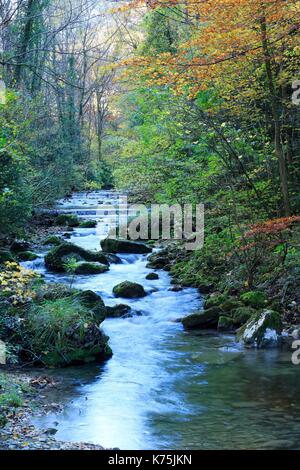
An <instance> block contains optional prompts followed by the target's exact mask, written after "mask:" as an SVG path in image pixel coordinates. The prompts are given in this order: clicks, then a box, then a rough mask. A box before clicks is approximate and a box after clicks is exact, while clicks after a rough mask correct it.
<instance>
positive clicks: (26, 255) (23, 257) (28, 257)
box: [18, 251, 38, 261]
mask: <svg viewBox="0 0 300 470" xmlns="http://www.w3.org/2000/svg"><path fill="white" fill-rule="evenodd" d="M18 258H19V260H20V261H34V260H36V259H37V258H38V255H36V254H35V253H33V252H32V251H22V252H21V253H18Z"/></svg>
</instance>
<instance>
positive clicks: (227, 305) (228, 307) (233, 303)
mask: <svg viewBox="0 0 300 470" xmlns="http://www.w3.org/2000/svg"><path fill="white" fill-rule="evenodd" d="M240 307H243V303H242V302H240V301H239V300H236V299H234V298H229V299H226V300H225V302H223V303H222V304H221V305H220V308H221V309H222V310H223V312H225V313H230V312H232V311H233V310H236V309H237V308H240Z"/></svg>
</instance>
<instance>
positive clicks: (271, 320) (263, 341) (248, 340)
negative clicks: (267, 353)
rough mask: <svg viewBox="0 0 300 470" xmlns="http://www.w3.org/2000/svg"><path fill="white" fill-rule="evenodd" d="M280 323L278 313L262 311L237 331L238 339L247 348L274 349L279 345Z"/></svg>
mask: <svg viewBox="0 0 300 470" xmlns="http://www.w3.org/2000/svg"><path fill="white" fill-rule="evenodd" d="M281 333H282V322H281V316H280V314H279V313H277V312H275V311H274V310H264V311H263V312H261V313H258V314H257V315H255V316H254V318H252V319H251V320H249V321H248V323H246V325H244V326H243V327H242V328H241V329H240V330H239V331H238V339H239V340H240V341H241V342H243V343H244V344H245V346H247V347H256V348H267V347H276V346H278V344H279V343H280V339H281Z"/></svg>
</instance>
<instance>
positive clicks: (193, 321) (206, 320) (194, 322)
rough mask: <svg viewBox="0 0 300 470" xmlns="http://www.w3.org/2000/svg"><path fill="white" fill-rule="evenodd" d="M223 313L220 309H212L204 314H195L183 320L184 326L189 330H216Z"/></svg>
mask: <svg viewBox="0 0 300 470" xmlns="http://www.w3.org/2000/svg"><path fill="white" fill-rule="evenodd" d="M221 313H222V312H221V310H220V309H219V307H211V308H209V309H207V310H204V311H203V312H195V313H192V314H191V315H188V316H186V317H184V318H182V324H183V326H184V328H186V329H187V330H191V329H206V328H216V327H217V326H218V322H219V318H220V316H221Z"/></svg>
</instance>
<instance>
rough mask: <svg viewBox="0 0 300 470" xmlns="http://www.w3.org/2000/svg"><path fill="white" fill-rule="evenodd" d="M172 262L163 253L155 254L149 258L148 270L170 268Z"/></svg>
mask: <svg viewBox="0 0 300 470" xmlns="http://www.w3.org/2000/svg"><path fill="white" fill-rule="evenodd" d="M169 262H170V260H169V257H168V256H167V255H166V254H163V253H161V252H160V253H154V254H153V255H151V256H149V258H148V264H147V268H149V269H164V268H165V267H166V266H168V264H169Z"/></svg>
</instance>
